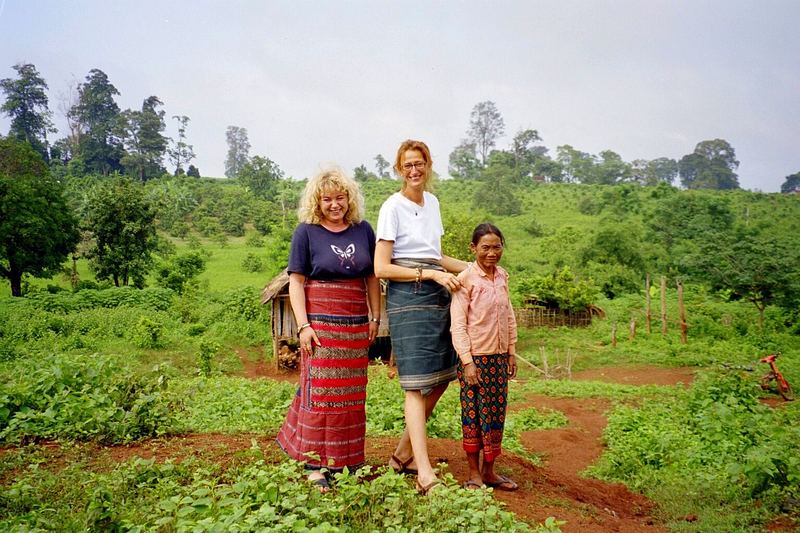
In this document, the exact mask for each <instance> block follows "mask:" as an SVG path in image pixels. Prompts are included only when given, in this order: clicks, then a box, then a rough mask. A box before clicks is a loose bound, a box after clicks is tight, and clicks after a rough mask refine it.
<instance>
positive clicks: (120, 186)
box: [85, 178, 157, 287]
mask: <svg viewBox="0 0 800 533" xmlns="http://www.w3.org/2000/svg"><path fill="white" fill-rule="evenodd" d="M85 223H86V227H87V229H88V230H89V231H91V232H92V234H93V235H94V238H95V243H94V246H93V247H92V250H91V251H90V257H91V261H92V264H93V266H94V268H95V271H96V276H97V278H98V279H111V280H113V282H114V285H115V286H117V287H119V286H121V285H128V283H129V282H133V284H134V285H135V286H136V287H143V286H144V279H145V277H146V276H147V273H148V272H149V270H150V267H151V265H152V257H151V254H152V252H153V251H154V250H155V248H156V246H157V240H156V227H155V211H154V210H153V207H152V205H151V204H150V203H149V202H148V201H147V199H146V197H145V194H144V189H143V188H142V186H141V185H137V184H135V183H133V182H132V181H130V180H129V179H124V178H116V179H113V180H111V181H109V182H108V183H104V184H101V185H97V186H96V187H95V188H93V189H92V190H91V191H90V192H89V193H88V197H87V213H86V222H85Z"/></svg>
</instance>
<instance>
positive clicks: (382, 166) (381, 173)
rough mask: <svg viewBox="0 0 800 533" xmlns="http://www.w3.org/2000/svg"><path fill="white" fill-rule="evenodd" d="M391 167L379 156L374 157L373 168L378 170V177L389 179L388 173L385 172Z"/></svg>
mask: <svg viewBox="0 0 800 533" xmlns="http://www.w3.org/2000/svg"><path fill="white" fill-rule="evenodd" d="M390 166H392V165H391V164H390V163H389V162H388V161H387V160H386V159H384V158H383V156H382V155H381V154H378V155H376V156H375V168H376V169H377V170H378V177H379V178H381V179H389V177H390V176H389V172H388V171H387V170H386V169H388V168H389V167H390Z"/></svg>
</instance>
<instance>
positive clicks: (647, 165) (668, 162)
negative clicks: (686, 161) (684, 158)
mask: <svg viewBox="0 0 800 533" xmlns="http://www.w3.org/2000/svg"><path fill="white" fill-rule="evenodd" d="M631 167H632V171H633V179H634V181H636V182H638V183H639V184H641V185H646V186H649V187H653V186H655V185H658V184H659V183H666V184H668V185H672V182H674V181H675V178H676V177H677V176H678V162H677V161H675V160H674V159H670V158H668V157H659V158H657V159H653V160H652V161H647V160H644V159H637V160H635V161H634V162H633V164H632V165H631Z"/></svg>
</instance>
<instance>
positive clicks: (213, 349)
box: [197, 338, 220, 377]
mask: <svg viewBox="0 0 800 533" xmlns="http://www.w3.org/2000/svg"><path fill="white" fill-rule="evenodd" d="M219 348H220V346H219V343H217V342H215V341H213V340H211V339H209V338H203V339H200V349H199V351H198V352H197V366H198V368H199V369H200V375H202V376H203V377H210V376H211V362H212V360H213V359H214V356H215V355H216V354H217V352H218V351H219Z"/></svg>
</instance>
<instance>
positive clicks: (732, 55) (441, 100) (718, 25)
mask: <svg viewBox="0 0 800 533" xmlns="http://www.w3.org/2000/svg"><path fill="white" fill-rule="evenodd" d="M798 21H800V1H798V0H758V1H755V0H753V1H736V0H709V1H703V0H691V1H675V0H641V1H623V0H613V1H611V0H609V1H599V0H591V1H590V0H585V1H575V0H573V1H569V0H566V1H565V0H554V1H547V2H540V1H534V0H519V1H502V0H498V1H493V2H477V1H468V2H455V1H453V2H432V1H424V2H415V1H405V2H382V1H378V0H364V1H344V0H340V1H327V2H323V1H315V2H310V1H298V0H292V1H285V2H275V1H272V2H268V1H240V2H221V1H220V2H213V1H198V0H192V1H188V0H187V1H177V0H176V1H170V0H161V1H143V0H137V1H108V0H97V1H89V0H72V1H56V0H50V1H45V0H0V79H2V78H8V77H16V72H15V71H14V70H12V68H11V67H12V66H13V65H14V64H17V63H20V62H27V63H33V64H34V65H35V66H36V67H37V69H38V70H39V72H40V73H41V75H42V76H43V77H44V78H45V80H46V81H47V83H48V85H49V96H50V108H51V109H52V110H53V111H54V113H55V117H54V118H55V122H56V125H57V126H58V127H59V128H62V131H63V128H64V121H63V117H62V114H61V113H60V112H59V103H60V102H61V101H62V100H63V99H64V97H65V95H66V94H67V92H68V87H69V86H70V84H75V83H76V82H82V81H84V78H85V77H86V75H87V74H88V72H89V70H90V69H93V68H98V69H100V70H102V71H104V72H105V73H106V74H107V75H108V77H109V80H110V81H111V83H113V84H114V85H115V86H116V88H117V89H118V90H119V92H120V93H121V95H120V96H119V97H118V99H117V103H118V104H119V106H120V108H122V109H126V108H134V109H138V108H140V107H141V104H142V100H144V99H145V98H146V97H148V96H150V95H156V96H158V97H159V98H160V99H161V100H162V101H163V102H164V104H165V105H164V108H163V109H164V110H165V111H166V114H167V117H171V116H172V115H187V116H189V117H190V119H191V123H190V124H189V128H188V131H187V133H188V137H189V138H188V141H189V143H190V144H193V145H194V149H195V152H196V154H197V158H196V160H195V161H194V163H195V165H196V166H198V167H199V169H200V171H201V173H202V174H203V175H204V176H223V174H224V160H225V154H226V150H227V147H226V143H225V129H226V128H227V126H229V125H236V126H241V127H244V128H246V129H247V131H248V134H249V139H250V143H251V145H252V148H251V150H250V155H262V156H265V157H269V158H270V159H272V160H273V161H275V162H276V163H277V164H278V165H279V166H280V167H281V168H282V169H283V170H284V172H285V173H286V175H287V176H292V177H295V178H299V179H300V178H305V177H308V176H309V175H311V174H313V173H314V172H315V171H316V170H318V169H319V167H320V165H324V164H327V163H329V162H336V163H339V164H340V165H341V166H343V167H344V168H345V169H347V170H350V171H351V170H352V169H353V168H354V167H356V166H358V165H360V164H365V165H366V166H367V167H368V168H369V169H370V170H373V171H374V169H375V163H374V157H375V156H376V155H377V154H382V155H383V156H384V157H386V159H388V160H392V159H393V157H394V153H395V150H396V148H397V145H398V144H399V142H400V141H402V140H403V139H406V138H416V139H421V140H424V141H426V142H427V143H428V145H429V146H430V147H431V150H432V152H433V157H434V168H435V169H436V170H437V171H438V172H439V173H440V174H446V173H447V158H448V156H449V154H450V152H451V151H452V150H453V148H454V147H455V146H456V145H457V144H458V143H459V142H460V141H461V139H463V138H464V137H465V133H466V130H467V127H468V122H469V115H470V112H471V110H472V108H473V106H474V105H475V104H476V103H478V102H481V101H485V100H491V101H493V102H494V103H495V104H496V105H497V108H498V110H499V111H500V113H501V114H502V116H503V118H504V120H505V125H506V135H505V136H504V137H503V138H501V139H500V140H499V142H498V148H507V147H508V145H509V143H510V141H511V138H512V137H513V135H514V133H516V132H517V131H519V130H521V129H528V128H531V129H536V130H538V131H539V134H540V135H541V137H542V138H543V142H544V144H545V145H546V146H547V147H548V148H549V149H550V154H551V155H552V156H555V149H556V147H557V146H559V145H562V144H570V145H572V146H573V147H574V148H577V149H579V150H582V151H584V152H589V153H592V154H598V153H599V152H600V151H602V150H606V149H610V150H614V151H615V152H617V153H619V154H620V155H621V156H622V157H623V158H624V159H625V160H626V161H632V160H634V159H639V158H641V159H654V158H657V157H671V158H674V159H680V158H681V157H682V156H683V155H685V154H687V153H690V152H692V150H694V147H695V145H696V144H697V143H698V142H700V141H702V140H706V139H715V138H722V139H725V140H727V141H728V142H730V143H731V145H732V146H733V147H734V149H735V150H736V155H737V158H738V159H739V161H740V162H741V164H740V166H739V169H738V174H739V181H740V183H741V185H742V187H743V188H746V189H753V190H755V189H758V190H762V191H766V192H772V191H778V190H779V189H780V185H781V184H782V183H783V181H784V178H785V177H786V176H787V175H789V174H792V173H794V172H798V171H800V31H798ZM8 125H9V119H8V117H5V116H3V117H0V132H2V133H6V132H7V131H8ZM175 126H176V122H175V121H174V120H171V119H170V120H168V130H167V134H169V135H175V132H176V127H175ZM62 135H63V133H60V134H58V135H57V136H56V137H54V138H57V137H58V136H62ZM170 170H172V169H170Z"/></svg>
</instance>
